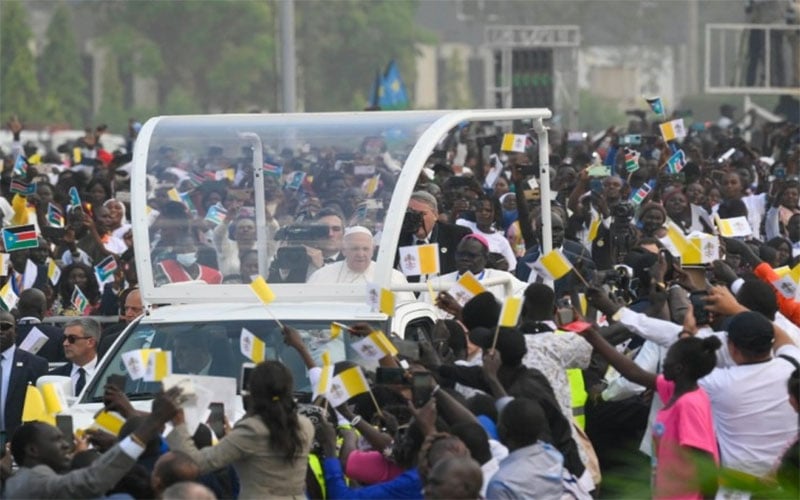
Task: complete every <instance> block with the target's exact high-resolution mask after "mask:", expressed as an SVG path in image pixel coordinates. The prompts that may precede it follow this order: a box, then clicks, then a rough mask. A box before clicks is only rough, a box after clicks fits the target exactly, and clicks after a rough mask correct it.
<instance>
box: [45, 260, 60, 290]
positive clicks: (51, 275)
mask: <svg viewBox="0 0 800 500" xmlns="http://www.w3.org/2000/svg"><path fill="white" fill-rule="evenodd" d="M47 278H48V279H50V283H52V284H53V286H56V285H57V284H58V280H59V279H61V268H60V267H58V264H56V261H55V260H54V259H47Z"/></svg>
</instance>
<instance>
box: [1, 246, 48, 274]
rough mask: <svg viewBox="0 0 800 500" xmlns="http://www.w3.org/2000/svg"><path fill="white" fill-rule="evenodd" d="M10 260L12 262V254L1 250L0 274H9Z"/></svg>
mask: <svg viewBox="0 0 800 500" xmlns="http://www.w3.org/2000/svg"><path fill="white" fill-rule="evenodd" d="M50 260H52V259H50ZM9 262H11V254H8V253H2V252H0V276H8V263H9Z"/></svg>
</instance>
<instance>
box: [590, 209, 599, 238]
mask: <svg viewBox="0 0 800 500" xmlns="http://www.w3.org/2000/svg"><path fill="white" fill-rule="evenodd" d="M600 224H601V221H600V215H599V214H598V215H595V213H594V212H592V222H590V223H589V241H594V240H596V239H597V233H598V232H599V231H600Z"/></svg>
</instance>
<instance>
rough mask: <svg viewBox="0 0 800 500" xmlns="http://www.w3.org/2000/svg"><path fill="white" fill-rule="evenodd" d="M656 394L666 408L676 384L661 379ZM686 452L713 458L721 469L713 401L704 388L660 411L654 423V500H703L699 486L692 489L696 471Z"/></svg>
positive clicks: (688, 393)
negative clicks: (693, 450) (713, 418)
mask: <svg viewBox="0 0 800 500" xmlns="http://www.w3.org/2000/svg"><path fill="white" fill-rule="evenodd" d="M656 391H658V396H659V397H660V398H661V401H662V402H663V403H664V404H665V405H666V404H667V403H669V402H670V400H671V399H672V396H673V394H674V393H675V383H674V382H670V381H668V380H666V379H665V378H664V376H663V375H659V376H658V377H657V378H656ZM686 448H695V449H697V450H700V451H704V452H707V453H709V454H711V455H712V456H713V457H714V462H715V463H716V464H717V465H719V451H718V449H717V438H716V434H715V433H714V423H713V420H712V416H711V401H710V400H709V398H708V394H706V392H705V391H704V390H703V389H701V388H698V389H696V390H694V391H692V392H687V393H686V394H684V395H682V396H680V397H679V398H678V399H677V400H676V401H675V403H674V404H673V405H672V406H670V407H669V408H662V409H661V410H659V411H658V414H657V415H656V419H655V421H654V422H653V449H654V450H655V453H654V454H653V457H654V458H653V462H654V467H655V484H654V488H653V497H654V498H682V499H683V498H686V499H689V498H691V499H702V498H703V496H702V495H701V494H700V492H699V491H698V490H697V489H696V486H692V485H696V484H697V479H696V476H697V470H696V467H695V464H694V463H693V462H692V460H691V459H690V457H689V455H688V454H687V451H688V450H686Z"/></svg>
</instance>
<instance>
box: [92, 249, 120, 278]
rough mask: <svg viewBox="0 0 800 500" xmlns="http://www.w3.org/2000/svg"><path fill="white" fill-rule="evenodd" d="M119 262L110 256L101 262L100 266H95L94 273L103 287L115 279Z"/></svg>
mask: <svg viewBox="0 0 800 500" xmlns="http://www.w3.org/2000/svg"><path fill="white" fill-rule="evenodd" d="M117 267H118V266H117V261H116V259H114V256H113V255H109V256H108V257H106V258H105V259H103V260H101V261H100V263H99V264H97V265H96V266H94V273H95V275H97V281H98V282H99V283H100V284H101V285H102V284H103V283H105V282H107V281H109V280H110V279H112V278H113V277H114V273H115V272H117Z"/></svg>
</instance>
